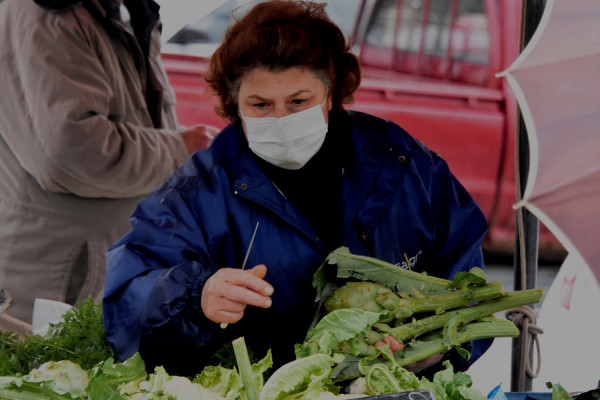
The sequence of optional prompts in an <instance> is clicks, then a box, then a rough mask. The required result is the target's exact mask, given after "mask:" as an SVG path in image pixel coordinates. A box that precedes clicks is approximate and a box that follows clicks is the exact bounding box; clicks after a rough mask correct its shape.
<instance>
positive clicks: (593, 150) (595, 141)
mask: <svg viewBox="0 0 600 400" xmlns="http://www.w3.org/2000/svg"><path fill="white" fill-rule="evenodd" d="M599 21H600V1H598V0H547V2H546V6H545V9H544V13H543V15H542V19H541V21H540V23H539V26H538V28H537V30H536V32H535V33H534V35H533V37H532V38H531V41H530V42H529V43H528V44H527V46H526V47H525V48H524V49H523V51H522V52H521V54H520V55H519V57H518V58H517V59H516V60H515V62H514V63H513V64H512V65H511V66H510V67H509V68H508V69H507V70H506V71H504V72H502V73H501V74H499V75H498V76H505V77H506V79H507V80H508V82H509V83H510V85H511V87H512V88H513V90H514V92H515V95H516V97H517V101H518V102H519V106H520V108H521V113H522V115H523V119H524V121H525V126H526V127H527V134H528V138H529V144H530V169H529V171H528V180H527V186H526V187H525V192H524V195H523V199H522V200H521V201H520V202H519V203H517V205H516V206H515V207H526V208H527V209H529V210H530V211H531V212H532V213H533V214H534V215H536V216H537V217H538V218H539V219H540V221H542V222H544V224H545V225H546V226H547V227H548V228H549V229H550V230H551V231H552V232H553V233H554V234H555V235H556V237H557V238H558V239H559V240H560V241H561V242H562V244H563V245H564V246H565V248H566V249H567V250H568V251H569V252H578V253H579V254H580V255H581V256H582V257H583V259H584V260H585V262H586V263H587V265H588V266H589V267H590V269H591V270H592V271H593V272H594V276H595V277H596V279H597V280H598V283H599V284H600V240H598V238H599V237H600V156H599V154H598V153H599V151H600V22H599Z"/></svg>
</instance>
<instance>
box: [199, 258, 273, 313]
mask: <svg viewBox="0 0 600 400" xmlns="http://www.w3.org/2000/svg"><path fill="white" fill-rule="evenodd" d="M266 273H267V268H266V267H265V266H264V265H262V264H261V265H257V266H255V267H254V268H252V269H249V270H240V269H235V268H222V269H220V270H218V271H217V272H216V273H215V274H214V275H213V276H211V277H210V278H209V279H208V280H207V281H206V283H205V285H204V288H203V290H202V296H201V307H202V311H203V312H204V315H206V317H207V318H208V319H210V320H211V321H214V322H227V323H234V322H237V321H239V320H240V319H241V318H242V316H243V312H244V310H245V309H246V306H247V305H252V306H255V307H262V308H268V307H270V306H271V297H270V296H271V294H273V287H272V286H271V285H270V284H269V283H267V282H266V281H264V280H263V278H264V277H265V275H266Z"/></svg>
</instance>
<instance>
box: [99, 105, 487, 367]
mask: <svg viewBox="0 0 600 400" xmlns="http://www.w3.org/2000/svg"><path fill="white" fill-rule="evenodd" d="M348 116H349V124H348V126H347V132H345V134H347V135H350V136H351V138H352V147H351V149H350V150H349V151H348V153H349V154H346V155H345V157H346V159H347V160H350V162H346V163H345V164H344V173H343V183H342V206H343V207H342V208H343V240H344V245H345V246H347V247H349V249H350V251H351V252H352V253H354V254H362V255H368V256H372V257H376V258H379V259H382V260H386V261H388V262H391V263H394V264H397V265H399V266H402V267H405V268H406V264H407V262H409V263H410V267H411V269H412V270H415V271H427V273H428V274H430V275H434V276H439V277H443V278H451V277H452V276H453V275H454V274H455V273H456V272H458V271H464V270H468V269H470V268H471V267H473V266H480V267H483V259H482V253H481V247H480V245H481V241H482V239H483V237H484V235H485V232H486V229H487V224H486V220H485V217H484V216H483V214H482V212H481V210H480V209H479V207H478V206H477V205H476V204H475V202H474V201H473V199H472V198H471V196H470V195H469V194H468V193H467V192H466V190H465V189H464V188H463V187H462V186H461V184H460V183H459V182H458V181H457V180H456V179H455V178H454V176H453V175H452V174H451V172H450V170H449V168H448V165H447V164H446V162H445V161H444V160H443V159H442V158H440V157H439V156H438V155H437V154H435V153H434V152H432V151H430V150H428V149H427V148H426V147H425V146H424V145H423V144H422V143H420V142H419V141H418V140H416V139H414V138H413V137H411V136H410V135H409V134H407V133H406V132H405V131H404V130H403V129H402V128H400V127H399V126H397V125H395V124H394V123H392V122H390V121H386V120H382V119H379V118H376V117H373V116H370V115H367V114H362V113H357V112H348ZM315 195H316V196H318V195H319V194H318V193H315ZM257 221H260V227H259V229H258V232H257V235H256V238H255V241H254V244H253V247H252V251H251V252H250V255H249V259H248V262H247V265H248V267H252V266H254V265H257V264H265V265H266V266H267V269H268V272H267V276H266V278H265V279H266V280H267V281H268V282H270V283H271V284H272V285H273V287H274V289H275V292H274V294H273V296H272V300H273V305H272V307H271V308H270V309H268V310H263V309H256V308H253V307H248V308H247V309H246V313H245V315H244V318H243V319H242V320H241V321H240V322H239V323H236V324H231V325H229V327H227V329H225V330H221V329H220V327H219V324H216V323H214V322H211V321H209V320H208V319H207V318H205V317H204V316H203V314H202V310H201V307H200V295H201V292H202V288H203V285H204V283H205V281H206V279H208V278H209V277H210V276H211V275H212V274H213V273H214V272H215V271H216V270H217V269H218V268H223V267H238V268H239V267H240V266H241V265H242V261H243V258H244V255H245V252H246V249H247V247H248V245H249V242H250V239H251V236H252V232H253V230H254V227H255V226H256V223H257ZM131 224H132V230H131V231H130V232H129V233H128V234H127V235H125V236H124V237H123V238H122V239H121V240H119V241H118V242H117V243H115V244H114V245H113V246H112V247H111V249H110V250H109V252H108V254H107V268H108V270H107V278H106V286H105V297H104V302H103V307H104V309H103V312H104V322H105V329H106V334H107V338H108V341H109V342H110V344H111V345H112V347H113V349H114V350H115V353H116V354H117V356H118V357H119V358H121V359H125V358H127V357H129V356H131V355H132V354H133V353H135V352H136V351H140V352H141V353H142V356H143V358H144V360H146V362H147V364H148V365H150V366H152V365H165V366H169V368H170V372H171V373H184V374H186V375H189V373H190V371H191V370H193V369H197V370H199V369H201V368H202V366H203V363H205V362H206V361H207V359H208V357H210V354H211V353H212V352H214V351H215V349H216V348H217V347H218V346H219V345H220V343H224V342H225V343H228V342H230V341H231V340H233V339H235V338H236V337H239V336H242V335H243V336H245V341H246V343H247V344H248V347H249V348H250V349H253V350H255V352H257V353H259V352H260V353H262V352H264V351H266V349H269V348H271V349H272V350H273V356H274V363H275V365H277V364H278V363H279V364H281V363H283V362H287V361H291V360H292V359H294V353H293V351H294V344H296V343H302V342H303V341H304V337H305V335H306V333H307V328H308V325H309V323H310V320H311V319H312V317H313V315H314V312H315V308H314V292H313V288H312V277H313V273H314V272H315V270H316V269H317V268H318V267H319V266H320V265H321V263H322V261H323V260H324V258H325V257H326V256H327V254H328V252H327V251H326V249H325V247H324V246H323V243H321V242H320V240H319V238H318V237H317V235H316V233H315V231H314V230H313V228H312V227H311V225H310V224H309V223H308V221H307V220H306V219H305V218H304V216H303V215H302V214H301V213H300V212H299V211H298V210H297V209H296V208H295V207H294V206H293V205H292V204H291V203H290V202H289V201H288V200H287V199H286V198H285V197H284V196H283V195H282V193H281V192H280V191H279V190H278V189H277V187H276V186H275V185H274V184H273V183H272V181H271V180H270V179H269V178H268V177H267V176H266V175H265V173H264V172H263V170H262V169H261V168H260V167H259V165H258V163H257V162H256V161H255V159H254V158H253V156H252V153H251V152H250V150H249V148H248V144H247V142H246V139H245V137H244V135H243V132H242V131H241V129H240V128H239V127H237V126H234V125H230V126H228V127H227V128H225V129H224V130H223V131H222V132H221V133H220V134H219V135H217V137H216V138H215V139H214V141H213V143H212V145H211V146H210V147H209V148H208V149H207V150H204V151H200V152H197V153H196V154H194V155H193V156H192V157H190V158H189V159H188V161H187V162H186V163H185V164H184V165H183V166H182V167H181V168H179V169H178V170H176V171H175V172H174V173H173V174H172V176H171V177H170V178H169V179H168V181H166V182H165V183H164V184H163V185H162V186H161V187H160V188H158V189H157V190H155V191H154V192H153V193H152V194H150V195H149V196H148V197H147V198H145V199H144V200H143V201H142V202H141V203H140V204H139V205H138V207H137V209H136V210H135V212H134V214H133V216H132V218H131ZM473 350H474V352H473V353H474V354H473V357H472V358H471V360H470V362H472V361H474V360H475V359H476V358H477V357H478V356H479V354H478V353H480V352H482V351H478V350H477V349H473ZM184 355H185V357H184ZM259 355H260V356H262V354H259ZM184 359H190V360H191V361H190V363H191V364H193V365H184V364H185V363H186V362H185V361H184ZM468 364H469V363H467V364H465V365H463V366H462V368H461V367H460V366H459V367H458V368H461V369H466V367H467V366H468Z"/></svg>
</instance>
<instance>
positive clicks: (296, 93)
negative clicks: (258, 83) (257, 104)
mask: <svg viewBox="0 0 600 400" xmlns="http://www.w3.org/2000/svg"><path fill="white" fill-rule="evenodd" d="M305 92H307V93H312V91H310V90H308V89H300V90H298V91H297V92H294V93H292V94H290V95H289V96H286V99H289V98H292V97H296V96H298V95H300V94H303V93H305ZM248 99H256V100H259V101H263V102H264V101H267V100H268V99H266V98H264V97H262V96H259V95H257V94H251V95H250V96H248Z"/></svg>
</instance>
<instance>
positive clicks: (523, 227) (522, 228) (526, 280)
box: [511, 0, 546, 392]
mask: <svg viewBox="0 0 600 400" xmlns="http://www.w3.org/2000/svg"><path fill="white" fill-rule="evenodd" d="M545 3H546V2H545V0H523V13H522V23H521V49H523V48H524V47H525V46H526V45H527V43H529V40H530V39H531V37H532V36H533V33H534V32H535V30H536V28H537V26H538V23H539V21H540V19H541V17H542V13H543V11H544V7H545ZM517 128H518V129H517V140H516V152H517V154H516V159H517V163H518V164H517V166H518V169H517V171H516V172H517V174H519V176H518V179H519V182H520V184H519V187H518V191H519V193H517V194H518V196H519V199H521V198H522V196H523V192H524V191H525V185H526V183H527V174H528V171H529V141H528V139H527V129H526V127H525V124H524V121H523V118H522V115H521V113H520V112H519V115H518V127H517ZM519 219H521V220H520V221H519ZM538 231H539V221H538V219H537V217H535V216H534V215H533V214H531V213H530V212H529V211H528V210H526V209H524V208H522V209H520V210H519V211H518V213H517V229H516V232H515V256H514V286H515V289H517V290H522V289H531V288H535V287H536V278H537V262H538ZM521 240H523V242H521ZM524 340H531V338H530V337H525V336H524V335H520V336H519V337H517V338H515V339H513V341H512V364H511V391H513V392H529V391H531V388H532V379H531V378H530V377H528V376H527V374H526V373H525V371H523V368H522V358H521V357H522V356H521V354H522V351H523V348H524V347H525V344H526V343H525V342H524ZM532 344H533V343H530V345H529V349H530V350H529V354H528V357H529V359H530V362H532V358H533V351H532V350H533V348H534V346H533V345H532Z"/></svg>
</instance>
